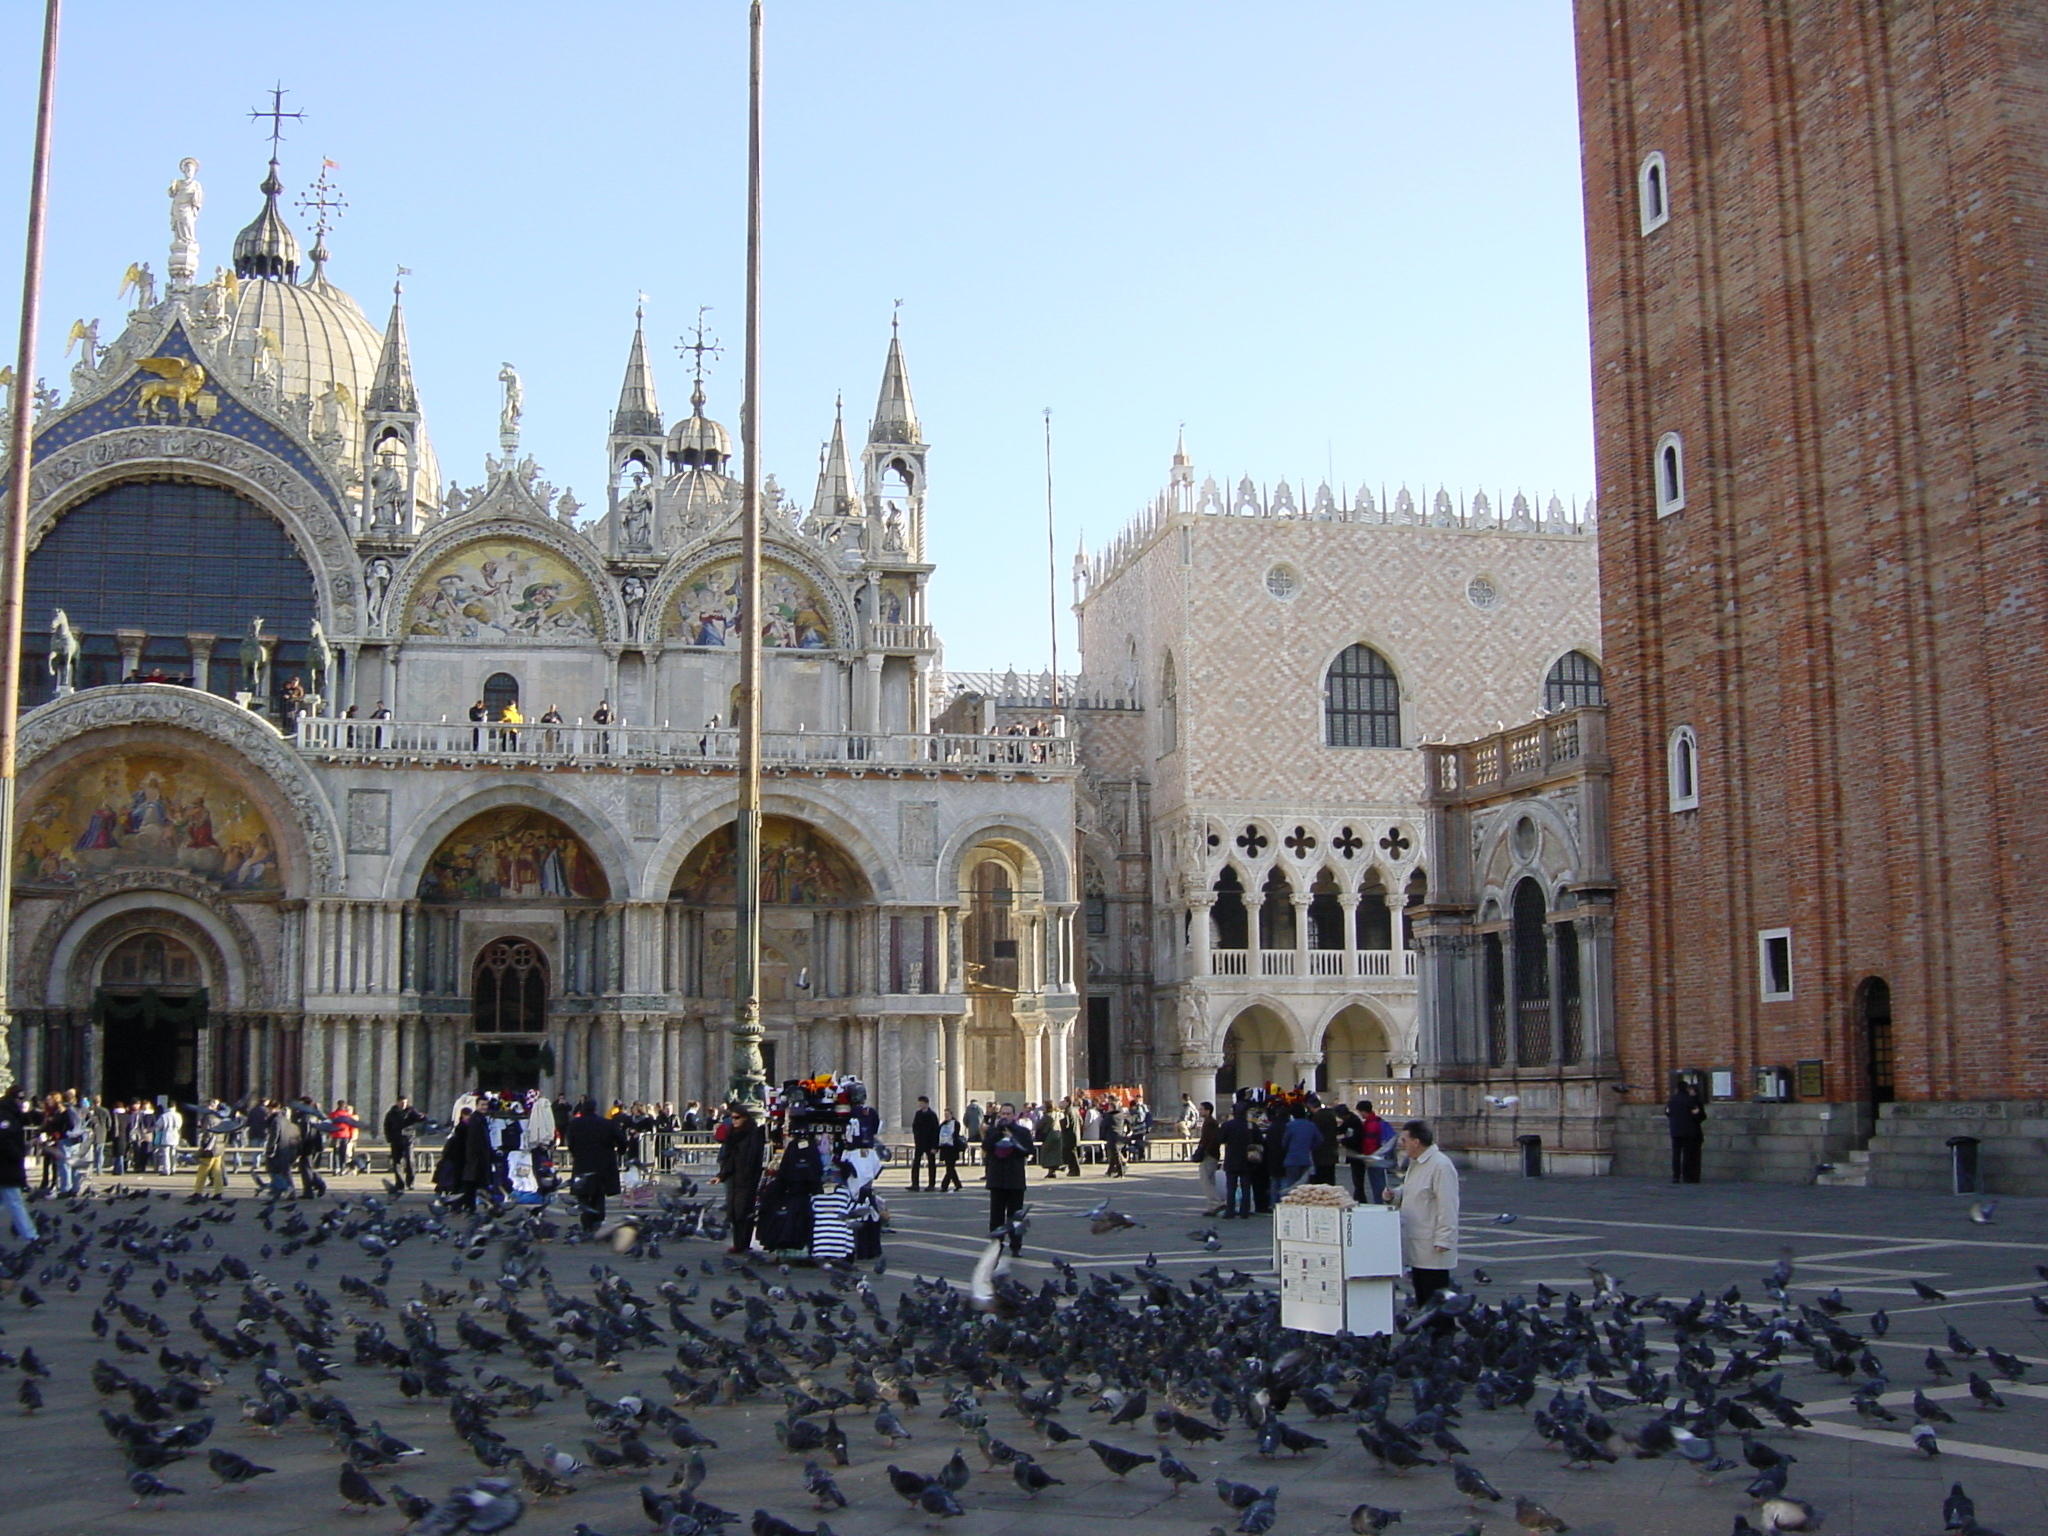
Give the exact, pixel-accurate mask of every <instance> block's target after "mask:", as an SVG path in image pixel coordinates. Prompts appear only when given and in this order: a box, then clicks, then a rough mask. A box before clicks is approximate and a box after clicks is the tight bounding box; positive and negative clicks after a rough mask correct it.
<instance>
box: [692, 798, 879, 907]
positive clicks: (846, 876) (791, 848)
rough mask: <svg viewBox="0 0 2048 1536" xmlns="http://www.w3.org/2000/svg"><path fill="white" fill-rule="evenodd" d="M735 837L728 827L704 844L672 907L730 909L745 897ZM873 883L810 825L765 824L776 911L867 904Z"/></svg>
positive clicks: (764, 867)
mask: <svg viewBox="0 0 2048 1536" xmlns="http://www.w3.org/2000/svg"><path fill="white" fill-rule="evenodd" d="M733 863H734V860H733V835H732V828H731V827H730V826H722V827H720V828H718V830H717V831H715V832H713V833H712V834H711V835H710V836H708V837H706V838H705V839H704V841H703V842H701V843H699V844H698V845H697V846H696V848H695V849H694V850H693V851H692V852H691V854H690V856H689V857H688V858H687V859H685V860H684V861H683V867H682V868H681V869H680V870H679V871H677V873H676V880H675V886H674V888H673V889H672V890H671V891H670V893H669V899H670V900H671V901H680V902H684V903H687V904H688V905H690V906H693V907H721V906H725V907H729V906H731V905H732V904H733V902H734V901H735V899H736V898H737V897H738V894H739V883H738V881H737V880H736V879H735V878H734V875H733ZM867 889H868V886H867V881H866V880H864V879H863V878H862V877H861V873H860V869H859V867H858V866H857V865H855V863H854V862H853V860H852V859H851V858H850V857H848V856H847V854H846V852H845V850H844V849H842V848H841V847H840V846H839V845H838V844H837V843H835V842H833V841H832V839H831V838H829V837H827V836H826V835H825V834H824V833H822V832H820V831H819V830H818V829H817V828H815V827H813V826H811V825H810V824H809V823H807V822H801V821H797V820H795V819H793V818H791V817H787V816H765V817H763V818H762V820H761V900H762V902H763V904H765V905H767V906H771V907H835V906H846V905H849V904H851V903H855V902H859V901H863V900H865V899H866V897H867Z"/></svg>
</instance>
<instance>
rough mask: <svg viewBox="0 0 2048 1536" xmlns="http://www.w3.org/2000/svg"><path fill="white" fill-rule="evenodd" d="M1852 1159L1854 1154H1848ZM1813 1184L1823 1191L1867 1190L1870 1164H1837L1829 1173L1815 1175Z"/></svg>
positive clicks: (1866, 1162)
mask: <svg viewBox="0 0 2048 1536" xmlns="http://www.w3.org/2000/svg"><path fill="white" fill-rule="evenodd" d="M1849 1155H1850V1156H1851V1157H1854V1156H1855V1155H1856V1154H1855V1153H1853V1152H1852V1153H1850V1154H1849ZM1813 1182H1814V1183H1816V1184H1818V1185H1820V1186H1821V1187H1822V1188H1824V1189H1867V1188H1869V1187H1870V1164H1869V1162H1868V1161H1867V1160H1866V1161H1865V1162H1863V1163H1860V1164H1855V1163H1837V1164H1835V1165H1834V1171H1833V1172H1831V1173H1817V1174H1815V1175H1814V1176H1813Z"/></svg>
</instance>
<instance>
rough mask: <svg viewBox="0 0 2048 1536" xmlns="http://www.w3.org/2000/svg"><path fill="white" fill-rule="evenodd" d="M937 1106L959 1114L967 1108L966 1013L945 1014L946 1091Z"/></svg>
mask: <svg viewBox="0 0 2048 1536" xmlns="http://www.w3.org/2000/svg"><path fill="white" fill-rule="evenodd" d="M943 1097H944V1099H945V1102H944V1103H943V1104H941V1105H940V1106H939V1107H940V1108H941V1109H951V1110H952V1111H953V1113H954V1114H956V1115H957V1114H959V1113H960V1112H961V1111H963V1110H965V1109H966V1108H967V1015H965V1014H964V1013H949V1014H947V1015H946V1091H945V1094H944V1095H943Z"/></svg>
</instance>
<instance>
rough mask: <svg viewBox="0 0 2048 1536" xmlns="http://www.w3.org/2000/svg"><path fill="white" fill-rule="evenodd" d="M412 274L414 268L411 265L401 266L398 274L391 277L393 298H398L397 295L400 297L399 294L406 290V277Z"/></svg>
mask: <svg viewBox="0 0 2048 1536" xmlns="http://www.w3.org/2000/svg"><path fill="white" fill-rule="evenodd" d="M411 276H412V268H411V267H400V268H399V269H398V272H397V275H396V276H394V277H393V278H392V279H391V297H392V298H394V299H396V298H397V297H398V296H399V295H400V294H401V293H404V292H405V280H406V279H407V278H408V277H411Z"/></svg>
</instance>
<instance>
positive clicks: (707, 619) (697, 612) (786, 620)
mask: <svg viewBox="0 0 2048 1536" xmlns="http://www.w3.org/2000/svg"><path fill="white" fill-rule="evenodd" d="M739 586H740V563H739V561H738V560H734V559H726V560H720V561H717V562H716V563H714V564H711V565H707V566H704V567H702V568H701V569H699V570H696V571H694V572H692V573H691V574H690V575H688V576H686V577H684V578H683V580H682V582H681V583H680V584H679V585H678V586H677V588H676V595H675V598H674V600H673V601H672V602H671V603H670V605H669V611H668V616H667V619H666V621H665V622H664V624H663V626H662V634H663V637H664V638H666V639H669V640H675V641H679V642H680V643H682V644H683V645H701V646H715V647H720V648H723V647H726V646H737V645H738V644H739V640H740V628H739ZM761 611H762V620H761V643H762V644H763V645H765V646H768V647H770V648H776V649H783V650H797V651H826V650H830V649H832V646H833V637H832V623H831V620H830V619H829V618H828V617H827V614H828V612H829V610H828V609H827V607H826V605H825V602H824V600H823V599H822V598H820V597H819V595H818V589H817V588H816V587H815V586H813V585H812V584H811V581H810V579H809V578H808V577H806V576H803V575H802V574H800V573H799V572H797V571H795V570H793V569H791V568H790V567H789V566H786V565H783V564H782V563H780V562H779V561H775V560H764V561H762V563H761Z"/></svg>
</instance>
